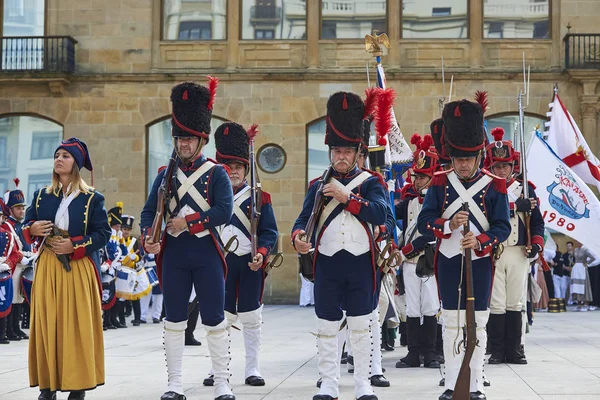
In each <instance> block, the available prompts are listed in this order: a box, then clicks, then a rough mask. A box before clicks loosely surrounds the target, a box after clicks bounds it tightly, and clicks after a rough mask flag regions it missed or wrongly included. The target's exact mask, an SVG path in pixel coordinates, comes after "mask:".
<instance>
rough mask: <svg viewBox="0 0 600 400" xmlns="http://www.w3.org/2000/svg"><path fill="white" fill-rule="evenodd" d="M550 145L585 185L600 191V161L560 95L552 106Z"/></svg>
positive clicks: (549, 126) (549, 124) (549, 129)
mask: <svg viewBox="0 0 600 400" xmlns="http://www.w3.org/2000/svg"><path fill="white" fill-rule="evenodd" d="M550 109H551V110H550V112H549V113H548V115H549V116H550V122H548V123H547V125H548V132H547V134H548V144H549V145H550V147H551V148H552V150H554V152H555V153H556V154H557V155H558V156H559V157H560V158H561V159H562V160H563V161H564V162H565V164H566V165H567V166H568V167H569V168H571V169H572V170H573V172H574V173H575V174H577V175H578V176H579V177H580V178H581V179H582V180H583V181H584V182H585V183H587V184H589V185H594V186H596V187H597V188H598V190H600V161H598V159H597V158H596V156H594V154H593V153H592V151H591V150H590V147H589V146H588V144H587V142H586V141H585V138H584V137H583V135H582V134H581V131H580V130H579V127H578V126H577V124H576V123H575V120H574V119H573V117H572V116H571V113H569V111H568V110H567V109H566V107H565V106H564V104H563V103H562V101H560V97H559V96H558V94H556V96H554V101H553V102H552V103H551V104H550Z"/></svg>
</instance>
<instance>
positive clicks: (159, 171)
mask: <svg viewBox="0 0 600 400" xmlns="http://www.w3.org/2000/svg"><path fill="white" fill-rule="evenodd" d="M165 169H167V166H166V165H163V166H162V167H160V168H159V169H158V173H159V174H160V173H161V172H163V171H164V170H165Z"/></svg>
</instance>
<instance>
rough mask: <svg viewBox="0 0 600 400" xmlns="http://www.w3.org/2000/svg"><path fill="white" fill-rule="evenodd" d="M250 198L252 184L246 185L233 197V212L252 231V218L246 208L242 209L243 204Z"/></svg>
mask: <svg viewBox="0 0 600 400" xmlns="http://www.w3.org/2000/svg"><path fill="white" fill-rule="evenodd" d="M248 198H250V186H246V187H245V188H244V189H242V190H240V191H239V192H238V193H236V195H235V196H234V197H233V202H234V205H233V213H234V214H235V216H236V217H238V219H239V220H240V222H241V223H242V225H244V228H246V229H247V230H248V232H250V220H249V219H248V216H247V215H246V213H245V212H244V210H242V204H244V202H245V201H246V200H248Z"/></svg>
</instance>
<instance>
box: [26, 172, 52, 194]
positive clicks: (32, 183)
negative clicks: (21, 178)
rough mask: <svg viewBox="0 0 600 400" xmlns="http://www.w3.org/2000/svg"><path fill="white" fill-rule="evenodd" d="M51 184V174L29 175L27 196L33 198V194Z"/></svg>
mask: <svg viewBox="0 0 600 400" xmlns="http://www.w3.org/2000/svg"><path fill="white" fill-rule="evenodd" d="M51 182H52V174H34V175H29V178H28V179H27V193H29V196H32V197H33V193H34V192H35V191H36V190H38V189H41V188H43V187H44V186H46V185H49V184H50V183H51Z"/></svg>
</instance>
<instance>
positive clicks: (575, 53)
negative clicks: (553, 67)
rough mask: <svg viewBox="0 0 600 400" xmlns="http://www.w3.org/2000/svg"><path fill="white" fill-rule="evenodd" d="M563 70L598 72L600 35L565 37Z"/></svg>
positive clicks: (578, 34) (569, 35)
mask: <svg viewBox="0 0 600 400" xmlns="http://www.w3.org/2000/svg"><path fill="white" fill-rule="evenodd" d="M564 41H565V68H566V69H598V70H600V34H598V33H568V34H567V35H565V38H564Z"/></svg>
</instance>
